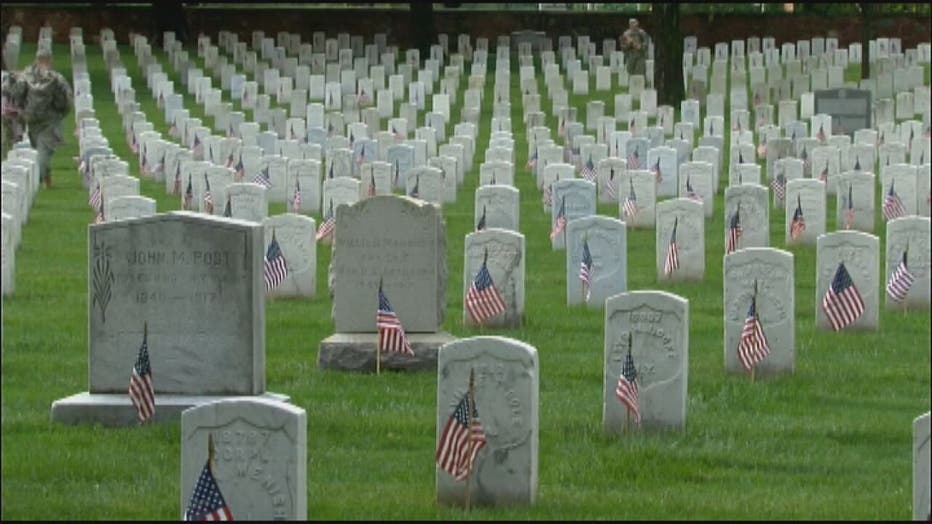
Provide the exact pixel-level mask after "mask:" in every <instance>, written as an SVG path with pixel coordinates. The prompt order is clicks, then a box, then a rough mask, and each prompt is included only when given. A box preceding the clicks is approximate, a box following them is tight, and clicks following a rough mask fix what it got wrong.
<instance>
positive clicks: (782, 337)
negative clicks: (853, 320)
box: [722, 205, 796, 376]
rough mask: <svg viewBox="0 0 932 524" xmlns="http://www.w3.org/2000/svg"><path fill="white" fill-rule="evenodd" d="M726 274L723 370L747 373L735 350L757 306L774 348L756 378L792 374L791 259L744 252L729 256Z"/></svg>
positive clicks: (773, 252)
mask: <svg viewBox="0 0 932 524" xmlns="http://www.w3.org/2000/svg"><path fill="white" fill-rule="evenodd" d="M766 208H767V206H766V205H764V209H766ZM723 274H724V277H723V280H722V282H723V284H724V287H725V289H724V305H723V307H724V311H725V339H724V344H725V369H726V370H727V371H729V372H731V373H736V372H741V373H746V372H748V370H746V369H745V368H744V367H743V365H742V363H741V359H740V358H739V356H738V350H737V348H738V343H739V341H740V339H741V334H742V332H743V331H744V326H745V320H746V319H747V318H748V313H749V310H750V307H751V303H752V302H753V303H754V307H755V312H756V314H757V318H758V320H759V321H760V325H761V330H762V331H763V336H764V338H765V339H766V340H767V345H768V347H769V348H770V354H769V355H767V356H766V357H765V358H764V359H763V360H761V361H759V362H757V363H756V364H755V365H754V367H753V369H754V370H755V373H756V374H757V375H758V376H760V375H769V374H773V373H781V372H789V373H792V372H793V369H794V368H795V364H796V315H795V311H796V309H795V303H796V301H795V289H796V288H795V285H794V274H793V254H792V253H790V252H789V251H783V250H780V249H773V248H757V247H753V248H747V249H740V250H738V251H736V252H734V253H731V254H730V255H725V261H724V266H723Z"/></svg>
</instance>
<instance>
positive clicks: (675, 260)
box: [663, 217, 680, 277]
mask: <svg viewBox="0 0 932 524" xmlns="http://www.w3.org/2000/svg"><path fill="white" fill-rule="evenodd" d="M679 223H680V219H679V217H676V219H675V220H674V221H673V233H671V234H670V245H669V246H668V247H667V257H666V259H665V260H664V261H663V274H664V275H665V276H667V277H669V276H670V275H672V274H673V272H674V271H676V270H677V269H678V268H679V267H680V258H679V252H678V249H677V247H676V228H677V227H678V226H679Z"/></svg>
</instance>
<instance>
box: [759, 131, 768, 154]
mask: <svg viewBox="0 0 932 524" xmlns="http://www.w3.org/2000/svg"><path fill="white" fill-rule="evenodd" d="M757 156H760V157H763V156H767V135H761V137H760V144H758V146H757Z"/></svg>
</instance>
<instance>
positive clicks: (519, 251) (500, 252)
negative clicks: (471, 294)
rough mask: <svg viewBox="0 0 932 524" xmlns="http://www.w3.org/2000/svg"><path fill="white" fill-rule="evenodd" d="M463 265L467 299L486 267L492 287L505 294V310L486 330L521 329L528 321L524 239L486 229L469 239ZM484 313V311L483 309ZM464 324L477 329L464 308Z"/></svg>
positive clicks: (513, 232)
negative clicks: (492, 328) (481, 271)
mask: <svg viewBox="0 0 932 524" xmlns="http://www.w3.org/2000/svg"><path fill="white" fill-rule="evenodd" d="M465 246H466V247H465V250H464V260H465V262H464V264H463V297H464V299H465V297H466V296H467V293H468V290H469V288H470V286H472V285H473V282H474V281H475V280H476V275H477V274H478V273H479V270H480V268H481V267H482V265H483V264H485V265H486V267H487V268H488V272H489V276H490V277H491V278H492V285H494V286H495V289H497V290H498V291H499V292H500V293H501V297H502V300H503V302H504V303H505V310H504V311H503V312H502V313H499V314H497V315H495V316H493V317H491V318H488V319H485V320H483V321H482V323H481V324H482V325H483V326H493V327H520V326H521V323H522V321H523V320H524V263H525V249H524V235H522V234H521V233H518V232H515V231H511V230H504V229H483V230H482V231H474V232H472V233H469V234H467V235H466V243H465ZM480 309H481V308H480ZM463 324H465V325H467V326H475V325H477V323H476V321H475V319H474V318H473V317H472V315H471V314H470V313H469V311H468V308H467V307H466V306H465V304H464V307H463Z"/></svg>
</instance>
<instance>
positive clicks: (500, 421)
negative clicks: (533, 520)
mask: <svg viewBox="0 0 932 524" xmlns="http://www.w3.org/2000/svg"><path fill="white" fill-rule="evenodd" d="M539 365H540V364H539V360H538V355H537V349H536V348H534V347H532V346H530V345H528V344H526V343H524V342H521V341H518V340H513V339H509V338H505V337H471V338H466V339H462V340H457V341H455V342H450V343H448V344H445V345H444V346H443V347H442V348H441V349H440V355H439V359H438V362H437V419H436V420H437V426H436V428H437V429H436V431H437V442H438V445H439V442H440V439H441V438H442V435H443V429H444V427H445V426H446V424H447V421H448V420H449V419H450V416H451V415H452V414H453V412H454V410H455V409H456V408H457V406H458V405H459V403H460V402H461V401H462V400H463V398H464V396H466V395H467V394H468V392H469V383H470V376H471V375H472V376H474V377H475V381H474V393H473V398H474V399H475V410H476V413H477V414H478V418H479V420H480V421H481V423H482V426H483V429H484V430H485V434H486V444H485V446H483V448H482V449H481V450H480V451H479V453H478V454H477V455H476V459H475V461H474V462H473V463H472V470H471V474H470V475H468V482H470V485H469V492H470V500H471V502H472V503H474V504H478V505H483V506H515V505H531V504H533V503H534V502H535V500H536V499H537V474H538V449H539V448H538V431H539V420H538V416H539V407H538V394H539V388H540V385H539V384H540V370H539ZM466 491H467V485H466V481H457V480H456V479H455V477H453V476H452V475H450V474H449V473H448V472H447V471H446V470H444V469H441V468H440V467H438V468H437V501H438V502H439V503H441V504H445V505H462V504H464V503H465V500H466Z"/></svg>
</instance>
